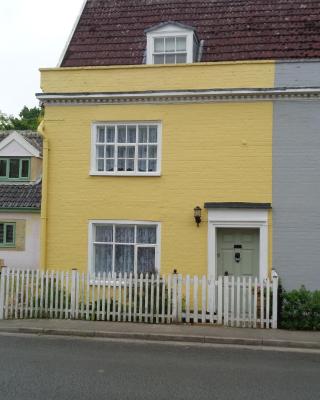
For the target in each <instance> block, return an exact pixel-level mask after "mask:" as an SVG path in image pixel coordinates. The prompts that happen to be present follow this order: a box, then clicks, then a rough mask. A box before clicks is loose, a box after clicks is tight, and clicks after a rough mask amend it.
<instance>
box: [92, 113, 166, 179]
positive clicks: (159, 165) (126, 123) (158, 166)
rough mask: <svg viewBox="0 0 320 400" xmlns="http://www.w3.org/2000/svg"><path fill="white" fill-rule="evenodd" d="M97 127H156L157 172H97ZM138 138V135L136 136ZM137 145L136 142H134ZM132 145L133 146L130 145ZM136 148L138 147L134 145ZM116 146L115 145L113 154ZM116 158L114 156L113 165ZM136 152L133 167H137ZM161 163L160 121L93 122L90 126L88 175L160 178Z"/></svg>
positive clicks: (126, 144) (125, 144) (124, 144)
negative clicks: (89, 164)
mask: <svg viewBox="0 0 320 400" xmlns="http://www.w3.org/2000/svg"><path fill="white" fill-rule="evenodd" d="M99 125H146V126H148V125H157V128H158V129H157V133H158V137H157V139H158V141H157V170H156V171H152V172H148V171H145V172H139V171H97V169H96V145H97V142H96V132H97V130H96V128H97V126H99ZM137 137H138V135H137ZM136 143H137V142H136ZM121 145H123V146H128V145H129V146H130V143H122V144H121ZM132 145H133V144H132ZM136 147H138V145H137V144H136ZM116 150H117V145H115V152H116ZM116 160H117V157H116V156H115V165H116ZM137 160H138V152H137V151H136V152H135V165H137ZM161 161H162V123H161V122H160V121H95V122H93V123H92V125H91V166H90V175H96V176H160V175H161Z"/></svg>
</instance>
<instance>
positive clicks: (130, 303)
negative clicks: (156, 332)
mask: <svg viewBox="0 0 320 400" xmlns="http://www.w3.org/2000/svg"><path fill="white" fill-rule="evenodd" d="M128 321H129V322H131V321H132V272H130V275H129V303H128Z"/></svg>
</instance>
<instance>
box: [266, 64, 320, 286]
mask: <svg viewBox="0 0 320 400" xmlns="http://www.w3.org/2000/svg"><path fill="white" fill-rule="evenodd" d="M275 87H280V88H283V87H286V88H292V89H293V90H294V89H298V90H302V91H304V92H305V99H301V100H297V99H296V100H294V101H292V99H291V100H290V98H289V95H288V100H286V99H282V100H278V101H274V127H273V200H272V208H273V265H274V268H275V270H276V271H277V272H278V273H279V275H280V277H281V279H282V282H283V285H284V287H285V288H291V289H292V288H297V287H299V286H300V285H305V286H306V287H307V288H309V289H320V208H319V205H320V99H319V94H320V60H318V59H310V60H307V59H306V60H299V61H298V60H297V61H295V60H293V61H283V62H278V63H277V64H276V82H275Z"/></svg>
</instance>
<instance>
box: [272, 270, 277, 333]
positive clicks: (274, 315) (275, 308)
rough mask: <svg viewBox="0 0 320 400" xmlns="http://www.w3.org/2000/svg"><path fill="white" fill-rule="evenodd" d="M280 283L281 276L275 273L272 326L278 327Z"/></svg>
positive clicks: (273, 278) (273, 280) (273, 279)
mask: <svg viewBox="0 0 320 400" xmlns="http://www.w3.org/2000/svg"><path fill="white" fill-rule="evenodd" d="M278 284H279V278H278V275H277V274H276V273H275V274H273V277H272V328H273V329H277V327H278Z"/></svg>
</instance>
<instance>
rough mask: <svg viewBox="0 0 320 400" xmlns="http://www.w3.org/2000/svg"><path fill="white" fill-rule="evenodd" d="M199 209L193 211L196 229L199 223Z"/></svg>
mask: <svg viewBox="0 0 320 400" xmlns="http://www.w3.org/2000/svg"><path fill="white" fill-rule="evenodd" d="M201 211H202V210H201V207H199V206H197V207H195V209H194V220H195V221H196V224H197V227H199V225H200V222H201Z"/></svg>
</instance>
